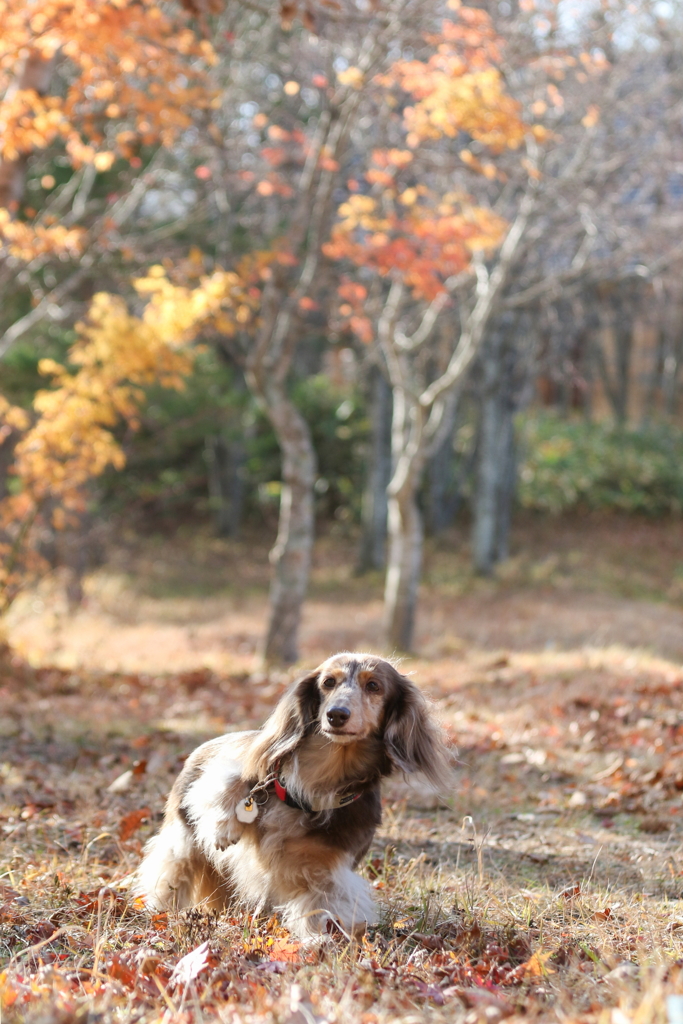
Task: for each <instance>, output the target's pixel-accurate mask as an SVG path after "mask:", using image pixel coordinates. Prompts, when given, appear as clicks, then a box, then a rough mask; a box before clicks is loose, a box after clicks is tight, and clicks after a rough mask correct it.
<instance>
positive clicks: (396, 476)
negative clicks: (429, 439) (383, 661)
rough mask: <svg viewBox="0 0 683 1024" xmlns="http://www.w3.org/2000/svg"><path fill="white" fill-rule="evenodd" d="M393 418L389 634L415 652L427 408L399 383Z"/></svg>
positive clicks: (387, 601) (400, 645) (387, 585)
mask: <svg viewBox="0 0 683 1024" xmlns="http://www.w3.org/2000/svg"><path fill="white" fill-rule="evenodd" d="M393 395H394V405H393V414H392V422H391V449H392V464H393V477H392V479H391V481H390V483H389V487H388V488H387V494H388V518H387V526H388V533H389V558H388V561H387V575H386V583H385V587H384V609H385V616H386V619H385V624H386V637H387V640H388V642H389V644H390V645H391V646H392V647H393V648H394V649H395V650H399V651H410V650H411V649H412V645H413V634H414V630H415V608H416V605H417V589H418V586H419V583H420V572H421V569H422V536H423V529H422V516H421V514H420V509H419V508H418V505H417V492H418V489H419V486H420V480H421V477H422V469H423V466H424V458H425V452H424V439H423V425H424V420H423V411H422V409H421V408H420V407H419V406H418V405H417V404H413V403H412V402H411V400H410V397H409V395H408V393H407V392H406V391H404V389H403V388H400V387H394V389H393Z"/></svg>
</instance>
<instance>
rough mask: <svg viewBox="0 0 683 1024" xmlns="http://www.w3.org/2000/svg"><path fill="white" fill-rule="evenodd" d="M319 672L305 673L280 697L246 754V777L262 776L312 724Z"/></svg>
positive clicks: (262, 777) (317, 706)
mask: <svg viewBox="0 0 683 1024" xmlns="http://www.w3.org/2000/svg"><path fill="white" fill-rule="evenodd" d="M318 675H319V670H318V669H315V670H314V671H313V672H309V673H307V675H305V676H303V677H302V678H301V679H298V680H297V681H296V682H295V683H293V684H292V686H290V688H289V689H288V690H287V692H286V693H285V694H284V696H283V697H282V698H281V700H280V701H279V703H278V705H277V707H276V708H275V710H274V711H273V713H272V715H270V717H269V718H268V719H267V720H266V722H265V723H264V725H263V728H262V729H261V730H260V731H259V733H258V734H257V736H256V737H255V740H254V743H253V744H252V745H251V747H250V749H249V750H248V752H247V754H246V755H245V758H244V773H245V777H254V776H256V777H257V778H259V779H264V778H265V777H266V776H267V775H268V774H269V772H271V771H272V770H273V765H274V764H275V763H276V762H277V761H278V760H280V758H282V757H284V756H285V754H288V753H289V752H290V751H291V750H294V748H295V747H296V746H297V744H298V743H299V742H300V741H301V740H302V739H303V738H304V736H305V735H306V733H307V731H308V730H309V729H310V728H311V726H313V725H314V724H315V722H316V720H317V718H318V711H319V710H320V691H319V690H318V685H317V683H318Z"/></svg>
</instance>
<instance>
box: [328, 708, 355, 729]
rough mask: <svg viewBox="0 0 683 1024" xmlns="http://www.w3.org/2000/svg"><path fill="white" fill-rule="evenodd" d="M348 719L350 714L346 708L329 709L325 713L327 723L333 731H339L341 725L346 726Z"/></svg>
mask: <svg viewBox="0 0 683 1024" xmlns="http://www.w3.org/2000/svg"><path fill="white" fill-rule="evenodd" d="M350 717H351V712H350V711H349V709H348V708H330V710H329V711H328V712H327V721H328V722H329V723H330V725H331V726H332V728H333V729H341V727H342V725H346V723H347V722H348V720H349V718H350Z"/></svg>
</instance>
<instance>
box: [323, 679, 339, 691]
mask: <svg viewBox="0 0 683 1024" xmlns="http://www.w3.org/2000/svg"><path fill="white" fill-rule="evenodd" d="M336 684H337V680H336V679H335V678H334V676H328V677H327V679H323V686H324V687H325V689H326V690H331V689H332V687H333V686H336Z"/></svg>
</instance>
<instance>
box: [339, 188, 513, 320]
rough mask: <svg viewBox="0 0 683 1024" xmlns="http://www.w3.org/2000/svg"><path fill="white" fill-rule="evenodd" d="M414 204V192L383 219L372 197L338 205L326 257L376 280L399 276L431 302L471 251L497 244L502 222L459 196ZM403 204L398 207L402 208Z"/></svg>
mask: <svg viewBox="0 0 683 1024" xmlns="http://www.w3.org/2000/svg"><path fill="white" fill-rule="evenodd" d="M420 198H422V199H423V200H424V199H427V202H424V201H423V202H420V203H418V202H417V199H418V194H417V190H416V189H407V190H406V191H404V192H403V193H402V195H401V196H400V197H399V201H398V204H397V206H398V208H396V207H394V209H392V211H391V212H390V213H389V214H388V215H384V214H383V213H382V212H381V211H380V207H379V203H378V202H377V201H376V200H375V199H373V198H372V197H371V196H359V195H355V196H350V197H349V199H348V200H347V201H346V202H345V203H343V204H342V205H341V206H340V207H339V211H338V212H339V216H340V218H341V219H340V220H339V222H338V223H337V224H336V225H335V227H334V228H333V230H332V237H331V239H330V241H329V242H328V243H327V245H326V246H325V253H326V255H327V256H329V257H330V258H332V259H348V260H350V261H351V262H352V263H355V264H356V265H358V266H365V267H369V268H371V269H372V270H375V271H376V272H377V273H379V274H380V275H381V276H383V277H385V276H387V275H388V274H390V273H399V274H401V276H402V278H403V280H404V281H405V283H406V285H407V286H408V287H409V288H410V289H411V290H412V292H413V295H414V297H415V298H421V299H426V300H427V301H431V300H432V299H433V298H435V297H436V295H438V294H439V292H440V291H442V290H443V287H444V281H445V280H446V279H447V278H448V277H451V276H453V275H454V274H458V273H460V271H462V270H464V268H465V267H466V266H467V265H468V264H469V262H470V259H471V256H472V253H473V252H475V251H477V250H481V249H490V248H492V247H493V246H495V245H497V244H498V242H500V240H501V238H502V235H503V231H504V228H505V222H504V221H503V220H502V219H501V218H500V217H498V216H497V215H496V214H495V213H493V211H492V210H489V209H487V208H486V207H480V206H474V205H472V204H470V203H468V202H467V200H466V199H461V198H460V197H458V196H453V195H446V196H444V197H443V198H442V199H441V200H440V201H437V202H433V201H432V202H429V200H430V199H431V197H429V196H427V195H426V194H425V193H423V194H422V196H421V197H420ZM401 206H403V209H401Z"/></svg>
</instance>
